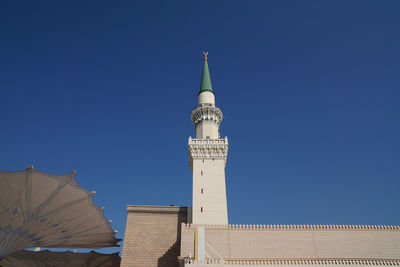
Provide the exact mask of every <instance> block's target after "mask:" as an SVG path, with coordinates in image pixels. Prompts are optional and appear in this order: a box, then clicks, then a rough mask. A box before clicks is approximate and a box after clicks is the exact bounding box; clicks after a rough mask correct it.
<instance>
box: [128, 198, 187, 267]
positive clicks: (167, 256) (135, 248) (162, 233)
mask: <svg viewBox="0 0 400 267" xmlns="http://www.w3.org/2000/svg"><path fill="white" fill-rule="evenodd" d="M127 210H128V216H127V221H126V229H125V238H124V247H123V249H122V260H121V266H122V267H127V266H135V267H136V266H137V267H152V266H154V267H177V266H178V261H177V258H178V256H179V255H180V227H181V223H183V222H186V221H187V208H186V207H175V206H174V207H171V206H128V208H127Z"/></svg>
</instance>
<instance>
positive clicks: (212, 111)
mask: <svg viewBox="0 0 400 267" xmlns="http://www.w3.org/2000/svg"><path fill="white" fill-rule="evenodd" d="M191 119H192V122H193V123H194V124H197V123H200V122H202V121H212V122H215V123H217V124H218V125H220V124H221V122H222V119H223V114H222V111H221V109H220V108H219V107H217V106H216V105H214V104H199V105H197V106H196V107H195V108H194V110H193V111H192V115H191Z"/></svg>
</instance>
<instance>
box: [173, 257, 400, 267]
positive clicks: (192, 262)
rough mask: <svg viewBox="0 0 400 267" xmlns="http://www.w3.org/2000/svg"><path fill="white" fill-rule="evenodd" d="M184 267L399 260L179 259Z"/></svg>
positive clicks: (386, 261) (372, 263)
mask: <svg viewBox="0 0 400 267" xmlns="http://www.w3.org/2000/svg"><path fill="white" fill-rule="evenodd" d="M179 260H180V262H183V263H184V264H185V265H184V266H193V267H202V266H210V267H213V266H232V267H236V266H240V267H246V266H271V267H273V266H279V267H282V266H296V267H303V266H330V267H335V266H400V260H393V259H254V260H248V259H206V260H204V261H199V260H196V259H194V258H191V257H186V258H180V259H179Z"/></svg>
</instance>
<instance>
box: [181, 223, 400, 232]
mask: <svg viewBox="0 0 400 267" xmlns="http://www.w3.org/2000/svg"><path fill="white" fill-rule="evenodd" d="M202 226H204V227H205V228H206V229H240V230H246V229H247V230H255V229H260V230H261V229H265V230H380V231H382V230H388V231H400V226H398V225H338V224H325V225H322V224H298V225H293V224H228V225H222V224H221V225H220V224H209V225H202ZM183 227H184V228H195V227H196V225H195V224H184V225H183Z"/></svg>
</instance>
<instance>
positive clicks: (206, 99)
mask: <svg viewBox="0 0 400 267" xmlns="http://www.w3.org/2000/svg"><path fill="white" fill-rule="evenodd" d="M198 104H199V105H203V104H204V105H207V104H210V105H215V96H214V93H213V92H210V91H203V92H200V94H199V96H198Z"/></svg>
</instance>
